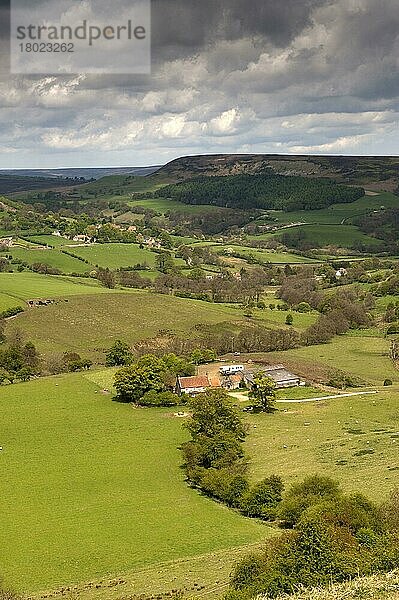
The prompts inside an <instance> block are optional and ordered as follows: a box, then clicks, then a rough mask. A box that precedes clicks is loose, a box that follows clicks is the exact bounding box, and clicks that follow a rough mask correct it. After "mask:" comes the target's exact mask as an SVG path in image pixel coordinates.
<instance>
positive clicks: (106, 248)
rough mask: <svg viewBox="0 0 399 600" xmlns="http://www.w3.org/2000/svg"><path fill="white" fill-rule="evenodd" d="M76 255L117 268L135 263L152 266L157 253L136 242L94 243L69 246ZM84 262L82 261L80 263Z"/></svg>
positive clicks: (98, 263) (92, 262)
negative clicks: (141, 246)
mask: <svg viewBox="0 0 399 600" xmlns="http://www.w3.org/2000/svg"><path fill="white" fill-rule="evenodd" d="M69 251H70V252H72V253H73V254H76V256H80V257H81V258H84V259H86V260H88V261H89V262H90V263H91V264H92V265H98V266H99V267H104V268H105V267H109V268H110V269H118V268H119V267H130V266H133V265H135V264H137V263H141V264H144V263H146V264H147V265H148V266H150V267H153V266H154V265H155V260H156V257H157V255H156V254H155V253H154V252H151V251H150V250H147V249H145V248H143V249H141V248H140V247H139V245H138V244H94V245H92V246H76V247H73V248H69ZM82 264H84V263H82Z"/></svg>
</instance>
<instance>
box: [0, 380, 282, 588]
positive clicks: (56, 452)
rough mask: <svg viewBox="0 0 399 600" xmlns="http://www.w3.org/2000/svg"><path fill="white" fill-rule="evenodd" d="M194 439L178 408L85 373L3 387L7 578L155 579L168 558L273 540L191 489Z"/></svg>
mask: <svg viewBox="0 0 399 600" xmlns="http://www.w3.org/2000/svg"><path fill="white" fill-rule="evenodd" d="M185 436H186V433H185V432H184V429H183V428H182V422H181V419H177V418H174V417H173V414H172V413H171V411H170V410H169V411H166V410H162V409H154V410H153V409H150V410H144V409H135V410H134V409H132V407H131V406H129V405H124V404H118V403H115V402H112V399H111V396H110V395H108V394H104V393H102V392H101V388H99V387H98V386H97V385H96V384H94V383H93V382H91V381H89V380H88V379H86V378H85V377H84V376H83V375H80V374H75V375H64V376H59V377H52V378H48V379H41V380H36V381H31V382H29V383H26V384H15V385H12V386H6V387H4V388H2V390H1V396H0V445H1V446H2V447H3V450H2V451H1V452H0V469H1V473H2V493H1V495H0V511H1V515H2V523H1V528H0V546H1V553H0V572H1V573H2V575H3V577H4V579H5V583H6V584H9V585H12V586H13V587H14V588H16V589H18V590H20V591H21V592H24V591H26V592H38V591H39V590H43V589H54V588H55V587H60V586H61V585H63V586H65V585H68V584H75V583H79V582H84V581H86V582H87V581H93V579H103V578H110V577H115V576H123V574H124V572H127V571H129V572H130V573H132V572H134V571H140V570H143V569H145V568H150V567H153V574H154V576H155V573H157V572H158V568H157V567H156V565H157V564H158V563H163V562H165V561H176V560H178V559H190V558H191V559H194V558H195V557H199V556H201V555H205V554H208V553H211V552H217V551H220V550H223V549H228V548H234V547H239V546H243V545H245V544H249V543H255V542H259V541H260V540H262V539H264V538H265V537H267V535H268V534H269V532H270V529H268V528H267V527H266V526H264V525H261V524H260V523H258V522H256V521H253V520H249V519H245V518H243V517H241V516H239V515H238V514H236V513H235V512H233V511H231V510H229V509H227V508H225V507H223V506H222V505H219V504H217V503H215V502H213V501H212V500H209V499H206V498H205V497H203V496H201V495H200V494H198V493H197V492H196V491H194V490H192V489H190V488H189V487H188V486H187V484H186V483H185V481H184V473H183V471H182V470H181V469H180V468H179V467H180V463H181V454H180V451H179V449H178V447H179V445H180V444H181V442H182V441H183V440H184V439H185ZM201 562H203V557H202V560H201ZM210 562H212V560H211V559H210ZM162 573H163V577H164V578H166V577H168V575H167V574H166V573H165V568H164V569H163V571H162ZM172 573H173V571H172ZM141 578H142V579H146V578H145V577H143V575H141ZM172 580H173V577H172V574H171V573H169V577H168V583H165V586H166V585H167V586H168V587H167V589H171V588H172V587H174V582H173V581H172ZM147 582H148V579H147Z"/></svg>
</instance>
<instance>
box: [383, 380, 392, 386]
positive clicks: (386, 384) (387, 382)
mask: <svg viewBox="0 0 399 600" xmlns="http://www.w3.org/2000/svg"><path fill="white" fill-rule="evenodd" d="M390 385H393V383H392V379H385V381H384V386H385V387H388V386H390Z"/></svg>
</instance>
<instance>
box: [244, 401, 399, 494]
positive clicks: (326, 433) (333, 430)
mask: <svg viewBox="0 0 399 600" xmlns="http://www.w3.org/2000/svg"><path fill="white" fill-rule="evenodd" d="M398 400H399V392H398V390H397V389H396V390H390V391H384V392H380V393H378V394H376V395H363V396H354V397H351V398H338V399H334V400H331V399H330V400H325V401H324V400H323V401H316V402H314V403H306V404H285V405H284V404H278V405H277V406H278V409H279V410H278V412H276V413H274V414H273V415H265V414H261V415H250V416H248V421H249V423H250V425H251V426H252V429H251V435H250V436H249V438H248V440H247V442H246V446H247V451H248V452H249V454H250V456H251V459H252V462H251V470H252V474H253V476H254V477H255V478H256V479H261V478H262V477H265V476H267V475H270V474H272V473H275V474H278V475H281V476H282V477H283V479H284V481H285V482H286V483H287V484H291V483H294V482H298V481H300V480H301V479H303V477H305V476H306V475H311V474H314V473H321V474H324V475H329V476H332V477H334V478H336V479H338V480H339V481H340V482H341V484H342V486H343V487H344V488H345V489H346V490H348V491H353V492H354V491H356V492H363V493H364V494H366V495H367V496H369V497H371V498H373V499H375V500H383V499H384V498H385V497H386V496H387V495H388V493H389V492H390V491H391V490H392V489H393V488H394V487H395V486H396V485H397V480H398V472H399V459H398V444H399V431H398V419H399V411H398V406H399V405H398ZM253 426H256V428H254V427H253ZM265 457H267V460H265Z"/></svg>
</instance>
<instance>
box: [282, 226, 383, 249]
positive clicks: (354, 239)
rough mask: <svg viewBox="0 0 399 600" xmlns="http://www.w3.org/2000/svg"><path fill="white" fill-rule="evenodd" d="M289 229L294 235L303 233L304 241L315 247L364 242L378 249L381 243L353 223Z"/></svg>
mask: <svg viewBox="0 0 399 600" xmlns="http://www.w3.org/2000/svg"><path fill="white" fill-rule="evenodd" d="M289 231H290V233H291V234H294V235H295V234H298V233H301V234H303V235H304V238H305V239H306V241H309V242H310V243H312V244H315V247H325V246H338V247H340V248H354V247H356V246H357V245H358V244H365V245H367V246H373V247H375V249H376V250H378V249H379V248H381V245H382V244H383V242H382V241H381V240H378V239H376V238H374V237H371V236H369V235H366V234H365V233H363V232H362V231H360V230H359V229H358V228H357V227H354V226H353V225H324V224H323V225H321V224H319V225H304V226H300V227H295V228H292V229H290V230H289ZM280 237H281V236H280Z"/></svg>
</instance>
